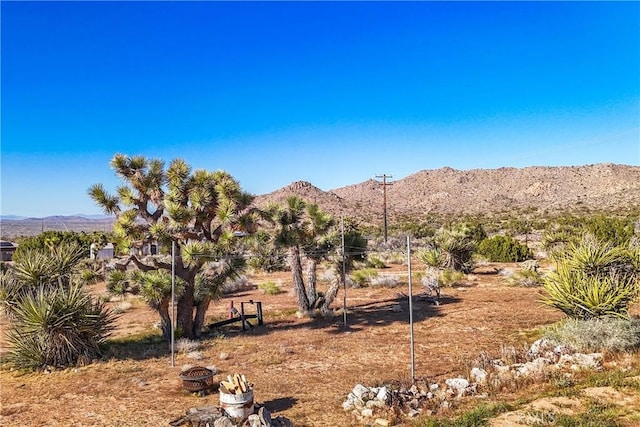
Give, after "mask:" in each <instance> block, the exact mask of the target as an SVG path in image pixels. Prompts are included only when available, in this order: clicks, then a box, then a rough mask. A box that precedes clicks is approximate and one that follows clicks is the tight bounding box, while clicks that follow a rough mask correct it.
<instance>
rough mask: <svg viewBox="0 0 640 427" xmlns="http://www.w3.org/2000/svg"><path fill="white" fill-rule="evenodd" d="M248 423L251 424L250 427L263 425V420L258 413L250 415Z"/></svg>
mask: <svg viewBox="0 0 640 427" xmlns="http://www.w3.org/2000/svg"><path fill="white" fill-rule="evenodd" d="M247 423H248V424H249V427H262V422H261V421H260V417H259V416H258V414H251V415H249V417H248V418H247Z"/></svg>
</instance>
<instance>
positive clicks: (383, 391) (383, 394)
mask: <svg viewBox="0 0 640 427" xmlns="http://www.w3.org/2000/svg"><path fill="white" fill-rule="evenodd" d="M376 399H378V400H380V401H381V402H386V401H387V399H389V389H387V388H386V387H380V390H378V394H376Z"/></svg>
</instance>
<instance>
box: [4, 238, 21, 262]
mask: <svg viewBox="0 0 640 427" xmlns="http://www.w3.org/2000/svg"><path fill="white" fill-rule="evenodd" d="M16 249H18V245H17V244H15V243H13V242H9V241H8V240H0V252H1V253H2V259H0V261H11V260H12V259H13V253H14V252H15V251H16Z"/></svg>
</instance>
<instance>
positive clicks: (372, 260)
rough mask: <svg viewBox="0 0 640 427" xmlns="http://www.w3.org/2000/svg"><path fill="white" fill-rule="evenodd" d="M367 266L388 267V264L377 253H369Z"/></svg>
mask: <svg viewBox="0 0 640 427" xmlns="http://www.w3.org/2000/svg"><path fill="white" fill-rule="evenodd" d="M366 264H367V267H370V268H386V267H387V266H386V264H385V263H384V261H383V260H381V259H380V258H379V257H377V256H376V255H369V256H368V257H367V259H366Z"/></svg>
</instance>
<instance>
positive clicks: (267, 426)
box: [258, 406, 271, 427]
mask: <svg viewBox="0 0 640 427" xmlns="http://www.w3.org/2000/svg"><path fill="white" fill-rule="evenodd" d="M258 417H259V418H260V422H261V423H262V426H263V427H271V413H270V412H269V410H268V409H267V408H265V407H264V406H263V407H262V408H260V409H259V410H258Z"/></svg>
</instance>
